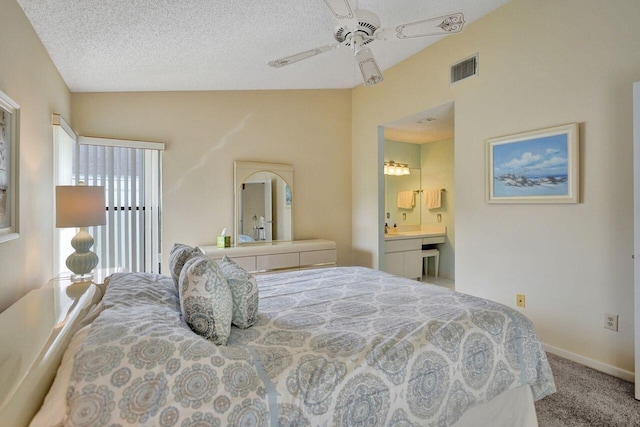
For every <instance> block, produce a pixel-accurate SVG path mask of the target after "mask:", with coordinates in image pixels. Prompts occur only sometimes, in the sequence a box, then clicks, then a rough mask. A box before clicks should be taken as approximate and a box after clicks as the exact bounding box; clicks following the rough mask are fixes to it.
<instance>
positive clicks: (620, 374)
mask: <svg viewBox="0 0 640 427" xmlns="http://www.w3.org/2000/svg"><path fill="white" fill-rule="evenodd" d="M542 348H544V351H546V352H548V353H552V354H555V355H556V356H560V357H564V358H565V359H568V360H571V361H572V362H576V363H579V364H581V365H584V366H588V367H589V368H593V369H595V370H596V371H600V372H604V373H605V374H609V375H612V376H614V377H617V378H620V379H622V380H625V381H629V382H632V383H635V379H636V378H635V374H634V373H633V372H630V371H625V370H624V369H620V368H616V367H615V366H612V365H608V364H606V363H603V362H600V361H598V360H594V359H590V358H588V357H585V356H581V355H579V354H576V353H572V352H570V351H567V350H563V349H561V348H558V347H554V346H552V345H549V344H545V343H542Z"/></svg>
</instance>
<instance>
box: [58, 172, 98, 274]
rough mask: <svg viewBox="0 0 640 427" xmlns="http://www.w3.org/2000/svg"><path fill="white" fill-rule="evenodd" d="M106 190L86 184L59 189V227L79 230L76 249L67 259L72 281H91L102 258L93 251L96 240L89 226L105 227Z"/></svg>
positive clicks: (61, 186)
mask: <svg viewBox="0 0 640 427" xmlns="http://www.w3.org/2000/svg"><path fill="white" fill-rule="evenodd" d="M105 209H106V208H105V196H104V187H102V186H85V185H82V182H81V184H80V185H60V186H57V187H56V227H58V228H64V227H79V228H80V230H79V231H78V234H76V235H75V236H74V237H73V239H72V240H71V246H73V248H74V249H75V252H73V253H72V254H71V255H69V257H68V258H67V262H66V264H67V268H69V270H71V271H72V272H73V273H74V275H73V276H72V277H71V280H72V281H75V282H83V281H86V280H90V279H91V277H92V275H91V270H93V269H94V268H95V267H96V265H98V256H97V255H96V254H95V253H94V252H92V251H91V247H92V246H93V237H92V236H91V235H90V234H89V233H88V232H87V227H88V226H92V225H104V224H106V222H107V217H106V210H105Z"/></svg>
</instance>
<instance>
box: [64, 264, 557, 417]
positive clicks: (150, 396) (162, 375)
mask: <svg viewBox="0 0 640 427" xmlns="http://www.w3.org/2000/svg"><path fill="white" fill-rule="evenodd" d="M257 279H258V285H259V292H260V303H259V314H258V320H257V323H256V324H255V325H254V326H253V327H251V328H248V329H238V328H235V327H232V332H231V336H230V338H229V342H228V345H226V346H216V345H214V344H213V343H211V342H209V341H207V340H205V339H203V338H202V337H200V336H198V335H196V334H194V333H193V332H192V331H191V330H190V329H189V327H188V326H187V325H186V323H185V322H184V320H183V318H182V316H181V314H180V302H179V297H178V295H177V293H176V290H175V286H174V283H173V281H172V280H171V278H169V277H166V276H157V275H151V274H144V273H127V274H115V275H113V276H112V277H111V279H110V281H109V286H108V289H107V292H106V294H105V297H104V299H103V301H102V303H101V304H102V312H101V313H100V315H99V316H98V318H97V319H96V320H95V321H94V322H93V323H92V325H91V329H90V330H89V333H88V336H87V339H86V340H85V342H84V343H83V344H82V346H81V348H80V350H79V352H78V353H77V354H76V356H75V361H74V368H73V373H72V376H71V383H70V387H69V390H68V392H67V402H68V417H67V424H68V425H72V426H79V425H92V426H93V425H108V426H111V425H122V426H124V425H155V426H182V427H188V426H193V425H198V426H209V425H210V426H227V425H230V426H240V425H242V426H245V425H251V426H276V425H282V426H310V425H327V426H330V425H340V426H364V425H367V426H392V425H393V426H411V425H434V426H448V425H451V424H452V423H454V422H455V421H456V420H458V419H459V417H460V416H461V414H463V413H464V412H465V411H466V410H467V409H469V408H471V407H473V406H474V405H477V404H480V403H483V402H486V401H489V400H491V399H492V398H493V397H495V396H497V395H499V394H500V393H502V392H504V391H506V390H508V389H512V388H516V387H520V386H522V385H525V384H529V385H530V386H531V389H532V392H533V396H534V398H535V399H539V398H542V397H544V396H546V395H547V394H549V393H552V392H554V391H555V386H554V382H553V378H552V375H551V370H550V368H549V365H548V363H547V359H546V355H545V353H544V351H543V350H542V348H541V345H540V343H539V341H538V339H537V338H536V334H535V332H534V329H533V326H532V324H531V322H530V321H529V320H528V319H527V318H526V317H524V316H523V315H521V314H520V313H518V312H517V311H515V310H513V309H510V308H508V307H506V306H503V305H501V304H498V303H494V302H491V301H488V300H484V299H480V298H476V297H472V296H469V295H465V294H461V293H456V292H452V291H449V290H447V289H443V288H439V287H436V286H430V285H425V284H422V283H419V282H415V281H412V280H408V279H402V278H398V277H395V276H391V275H389V274H386V273H383V272H379V271H375V270H370V269H366V268H359V267H346V268H329V269H318V270H307V271H296V272H287V273H279V274H271V275H262V276H258V277H257Z"/></svg>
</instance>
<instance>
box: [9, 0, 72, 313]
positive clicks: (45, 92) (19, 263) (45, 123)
mask: <svg viewBox="0 0 640 427" xmlns="http://www.w3.org/2000/svg"><path fill="white" fill-rule="evenodd" d="M0 11H1V12H0V90H2V91H3V92H4V93H6V94H7V95H9V96H10V97H11V98H12V99H13V100H14V101H16V102H17V103H18V104H19V105H20V107H21V111H20V238H19V239H17V240H12V241H9V242H5V243H0V311H3V310H4V309H5V308H7V307H8V306H9V305H11V304H12V303H13V302H15V301H16V300H18V299H19V298H20V297H22V296H23V295H24V294H26V293H27V292H28V291H29V290H31V289H35V288H39V287H40V286H42V285H44V284H46V283H47V281H48V280H49V279H50V278H51V274H52V271H53V253H52V245H53V234H52V231H51V230H53V215H52V214H51V206H52V205H53V187H52V185H53V161H52V156H53V140H52V138H53V131H52V128H51V113H54V112H56V113H61V114H63V115H64V116H67V117H68V116H69V109H70V93H69V90H68V89H67V86H66V85H65V83H64V81H63V80H62V78H61V77H60V74H59V73H58V71H57V70H56V68H55V66H54V65H53V63H52V62H51V59H50V58H49V56H48V55H47V53H46V51H45V50H44V47H43V46H42V44H41V43H40V40H39V39H38V37H37V36H36V34H35V32H34V31H33V28H32V27H31V24H30V23H29V21H28V20H27V18H26V17H25V15H24V13H23V11H22V9H21V8H20V6H18V3H17V2H16V1H15V0H0Z"/></svg>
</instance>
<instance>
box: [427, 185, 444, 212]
mask: <svg viewBox="0 0 640 427" xmlns="http://www.w3.org/2000/svg"><path fill="white" fill-rule="evenodd" d="M424 203H425V205H427V208H428V209H437V208H439V207H441V206H442V192H441V191H440V189H437V190H425V198H424Z"/></svg>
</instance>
